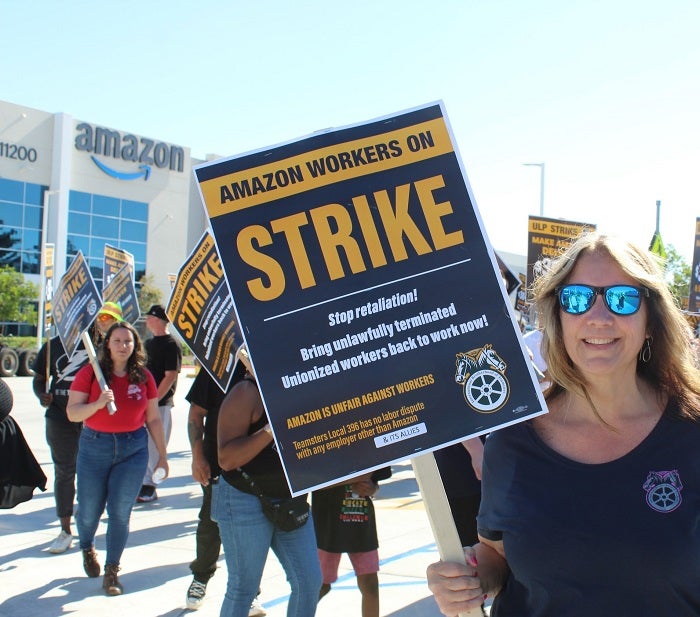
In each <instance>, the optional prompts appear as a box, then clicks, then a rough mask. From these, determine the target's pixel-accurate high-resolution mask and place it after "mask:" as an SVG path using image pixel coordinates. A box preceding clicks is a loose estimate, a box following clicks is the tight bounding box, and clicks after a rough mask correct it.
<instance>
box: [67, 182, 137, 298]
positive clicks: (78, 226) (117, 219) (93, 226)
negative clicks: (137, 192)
mask: <svg viewBox="0 0 700 617" xmlns="http://www.w3.org/2000/svg"><path fill="white" fill-rule="evenodd" d="M147 239H148V204H147V203H142V202H138V201H131V200H128V199H118V198H116V197H108V196H106V195H93V194H90V193H83V192H81V191H71V192H70V198H69V204H68V245H67V248H66V267H68V266H69V265H70V263H71V262H72V261H73V259H74V258H75V256H76V255H77V254H78V251H82V253H83V256H84V257H85V259H86V260H87V262H88V264H90V270H91V272H92V275H93V278H94V279H95V283H96V284H97V286H98V288H101V286H102V277H103V272H102V265H103V263H104V248H105V245H106V244H109V245H110V246H114V247H116V248H119V249H122V250H125V251H128V252H129V253H131V254H132V255H133V256H134V271H135V272H134V275H135V278H136V281H137V283H138V280H139V279H140V278H141V277H142V276H143V275H144V274H145V272H146V241H147Z"/></svg>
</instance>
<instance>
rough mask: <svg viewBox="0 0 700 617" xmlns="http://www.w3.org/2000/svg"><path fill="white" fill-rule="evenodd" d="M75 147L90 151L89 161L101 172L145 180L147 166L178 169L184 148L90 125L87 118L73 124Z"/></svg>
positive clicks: (123, 177) (181, 162)
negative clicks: (124, 164) (126, 165)
mask: <svg viewBox="0 0 700 617" xmlns="http://www.w3.org/2000/svg"><path fill="white" fill-rule="evenodd" d="M76 130H77V135H76V136H75V149H76V150H79V151H81V152H91V153H92V156H91V157H90V158H91V159H92V162H93V163H94V164H95V165H96V166H97V167H98V168H99V169H101V170H102V171H103V172H104V173H106V174H107V175H109V176H111V177H112V178H116V179H117V180H138V179H140V178H143V179H144V180H148V178H149V177H150V175H151V170H152V169H153V167H154V166H155V167H156V168H158V169H169V170H170V171H178V172H182V170H183V165H184V158H185V151H184V149H183V148H181V147H180V146H171V145H169V144H166V143H164V142H162V141H154V140H153V139H147V138H145V137H137V136H136V135H132V134H130V133H126V134H124V135H122V134H121V133H120V132H119V131H113V130H111V129H106V128H103V127H100V126H97V127H93V126H92V125H91V124H88V123H87V122H81V123H80V124H78V125H77V126H76ZM98 157H109V158H113V159H117V160H118V161H124V162H127V163H137V164H138V170H137V171H135V170H134V168H133V166H132V167H131V169H126V170H125V169H122V166H121V165H119V166H113V165H112V164H111V163H110V164H108V163H107V162H105V161H104V160H101V159H100V158H98Z"/></svg>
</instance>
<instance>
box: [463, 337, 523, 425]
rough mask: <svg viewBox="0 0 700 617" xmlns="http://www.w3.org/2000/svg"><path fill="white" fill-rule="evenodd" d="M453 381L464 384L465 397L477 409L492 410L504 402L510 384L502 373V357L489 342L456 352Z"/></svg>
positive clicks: (503, 372)
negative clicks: (462, 351) (478, 346)
mask: <svg viewBox="0 0 700 617" xmlns="http://www.w3.org/2000/svg"><path fill="white" fill-rule="evenodd" d="M455 357H456V360H455V364H456V365H457V370H456V372H455V381H456V382H457V383H458V384H461V385H463V386H464V388H463V393H464V399H465V400H466V401H467V403H468V404H469V406H470V407H472V408H473V409H475V410H476V411H478V412H480V413H493V412H494V411H498V410H499V409H500V408H501V407H503V405H505V404H506V402H507V401H508V398H509V397H510V385H509V383H508V380H507V379H506V377H505V371H506V367H507V366H508V365H507V364H506V363H505V362H504V360H503V359H502V358H501V357H500V356H499V355H498V354H497V353H496V351H495V350H494V349H493V347H492V345H491V344H487V345H484V346H483V347H481V348H479V349H472V350H471V351H467V352H465V353H458V354H457V355H456V356H455Z"/></svg>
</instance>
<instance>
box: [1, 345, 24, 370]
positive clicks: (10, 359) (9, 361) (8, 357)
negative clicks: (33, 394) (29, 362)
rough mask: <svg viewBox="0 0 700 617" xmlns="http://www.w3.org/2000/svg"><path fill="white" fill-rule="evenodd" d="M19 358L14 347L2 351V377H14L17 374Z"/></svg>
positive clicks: (4, 348)
mask: <svg viewBox="0 0 700 617" xmlns="http://www.w3.org/2000/svg"><path fill="white" fill-rule="evenodd" d="M18 367H19V356H18V355H17V352H16V351H15V350H14V349H12V347H3V348H2V349H0V377H12V376H13V375H14V374H15V373H17V368H18Z"/></svg>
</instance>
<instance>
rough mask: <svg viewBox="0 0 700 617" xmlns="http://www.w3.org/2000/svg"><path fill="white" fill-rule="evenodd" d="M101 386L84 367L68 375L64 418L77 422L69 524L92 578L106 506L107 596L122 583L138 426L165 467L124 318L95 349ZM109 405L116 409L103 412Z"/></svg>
mask: <svg viewBox="0 0 700 617" xmlns="http://www.w3.org/2000/svg"><path fill="white" fill-rule="evenodd" d="M98 357H99V363H100V367H101V369H102V374H103V375H104V377H105V380H106V381H107V384H108V387H107V389H105V390H101V389H100V385H99V382H98V380H97V378H96V377H95V373H94V371H93V369H92V366H91V365H89V364H88V365H86V366H84V367H83V368H82V369H80V371H78V373H77V374H76V376H75V380H74V381H73V385H72V386H71V388H70V392H69V394H68V406H67V413H68V417H69V419H70V420H71V421H73V422H80V421H82V422H83V424H84V426H83V430H82V432H81V436H80V446H79V448H78V462H77V476H78V504H79V508H78V512H77V514H76V524H77V527H78V535H79V537H80V548H81V549H82V551H83V566H84V568H85V573H86V574H87V575H88V576H89V577H91V578H94V577H97V576H99V575H100V564H99V563H98V562H97V554H96V553H95V532H96V531H97V526H98V524H99V522H100V517H101V516H102V514H103V512H104V510H105V506H106V508H107V515H108V522H107V558H106V561H105V574H104V580H103V583H102V587H103V589H104V590H105V592H106V593H107V595H110V596H116V595H120V594H121V593H122V592H123V587H122V585H121V583H120V582H119V578H118V577H117V572H119V561H120V559H121V555H122V552H123V551H124V547H125V546H126V539H127V537H128V535H129V518H130V517H131V509H132V508H133V505H134V503H135V502H136V496H137V495H138V492H139V489H140V488H141V481H142V480H143V474H144V472H145V471H146V464H147V462H148V439H147V434H146V428H145V427H144V424H145V425H146V426H147V427H148V432H149V433H150V434H151V436H152V437H153V440H154V442H155V444H156V447H157V448H158V452H159V453H160V458H159V460H158V467H163V468H164V469H165V470H166V473H167V471H168V462H167V459H166V451H165V436H164V433H163V425H162V423H161V420H160V414H159V413H158V390H157V388H156V383H155V380H154V379H153V375H151V373H150V372H149V371H148V369H146V356H145V353H144V350H143V346H142V344H141V339H140V337H139V335H138V332H137V331H136V330H135V329H134V327H133V326H132V325H131V324H129V323H127V322H124V321H122V322H117V323H115V324H114V325H112V326H111V327H110V329H109V330H108V331H107V334H106V336H105V340H104V342H103V344H102V345H101V347H100V349H99V351H98ZM109 403H114V404H115V406H116V412H114V413H110V412H109V411H108V408H107V407H108V404H109Z"/></svg>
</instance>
